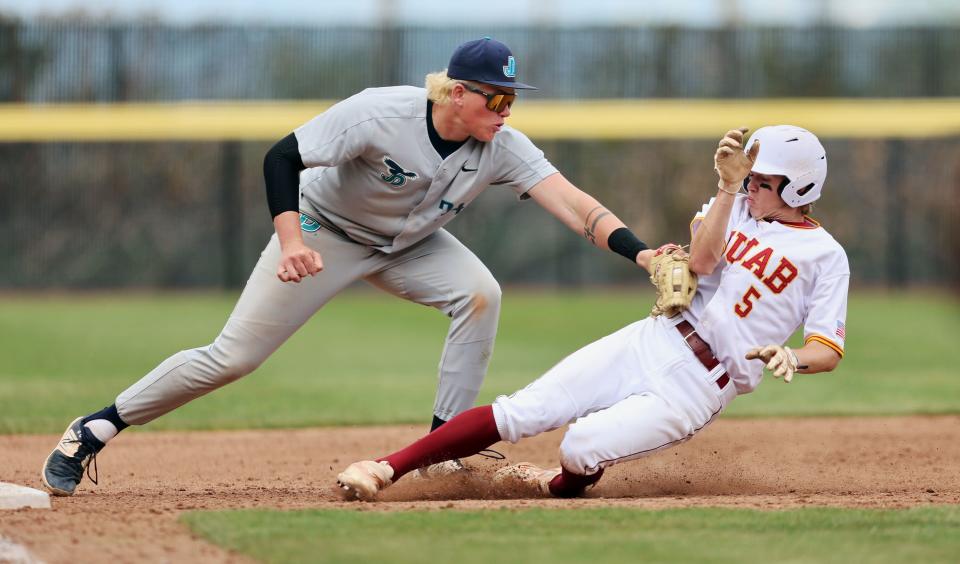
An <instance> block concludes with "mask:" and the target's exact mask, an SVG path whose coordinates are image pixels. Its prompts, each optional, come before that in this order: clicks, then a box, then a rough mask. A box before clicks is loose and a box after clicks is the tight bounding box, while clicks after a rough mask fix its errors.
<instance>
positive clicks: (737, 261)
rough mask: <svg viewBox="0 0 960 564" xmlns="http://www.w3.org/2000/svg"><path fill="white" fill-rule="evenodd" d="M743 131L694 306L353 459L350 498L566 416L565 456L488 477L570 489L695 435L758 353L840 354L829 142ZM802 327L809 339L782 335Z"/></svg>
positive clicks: (706, 209) (800, 368)
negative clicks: (827, 191) (823, 196)
mask: <svg viewBox="0 0 960 564" xmlns="http://www.w3.org/2000/svg"><path fill="white" fill-rule="evenodd" d="M745 132H746V130H732V131H730V132H728V133H727V134H726V135H725V136H724V138H723V139H722V140H721V142H720V144H719V147H718V149H717V151H716V154H715V162H716V169H717V171H718V173H719V176H720V182H719V190H718V192H717V194H716V196H715V197H714V198H711V199H710V201H709V202H708V203H707V204H706V205H705V206H703V209H702V210H701V211H700V212H699V213H697V214H696V216H695V217H694V219H693V223H692V224H691V233H692V242H691V246H690V256H689V267H690V269H691V270H692V271H694V272H695V273H697V274H698V275H699V277H700V282H699V288H698V289H697V291H696V293H695V295H694V297H693V300H692V302H691V305H690V307H689V309H687V310H686V311H683V312H682V313H680V314H677V315H675V316H673V317H666V316H657V317H651V318H647V319H643V320H642V321H638V322H636V323H633V324H632V325H629V326H627V327H625V328H623V329H621V330H619V331H617V332H616V333H613V334H612V335H609V336H607V337H604V338H602V339H600V340H599V341H596V342H594V343H592V344H590V345H587V346H586V347H584V348H582V349H580V350H579V351H577V352H575V353H573V354H572V355H570V356H569V357H567V358H565V359H564V360H562V361H561V362H560V363H559V364H557V365H556V366H555V367H553V368H552V369H551V370H550V371H548V372H547V373H546V374H544V375H543V376H542V377H541V378H540V379H538V380H536V381H534V382H533V383H532V384H530V385H529V386H527V387H526V388H524V389H522V390H520V391H518V392H516V393H515V394H513V395H511V396H509V397H506V396H501V397H499V398H497V400H496V401H495V402H494V403H493V405H487V406H482V407H476V408H473V409H471V410H469V411H467V412H465V413H463V414H461V415H459V416H458V417H456V418H454V419H453V420H451V421H450V422H448V423H447V424H446V425H444V426H443V427H441V428H440V429H438V430H437V431H436V432H435V433H433V434H431V435H428V436H426V437H424V438H422V439H420V440H418V441H417V442H415V443H413V444H411V445H409V446H408V447H406V448H404V449H402V450H400V451H397V452H395V453H393V454H390V455H388V456H385V457H383V458H379V459H377V460H367V461H361V462H356V463H353V464H351V465H350V466H348V467H347V468H346V469H345V470H344V471H343V472H342V473H341V474H340V475H339V476H338V484H339V486H340V487H341V488H343V489H344V490H345V493H346V495H347V497H349V498H360V499H373V498H374V497H375V496H376V494H377V493H378V492H379V491H380V490H381V489H383V488H384V487H386V486H388V485H390V483H392V482H393V481H395V480H397V479H399V478H400V477H401V476H403V475H404V474H405V473H407V472H409V471H410V470H412V469H414V468H418V467H420V466H422V465H424V464H429V463H435V462H437V461H439V460H444V459H446V458H451V457H464V456H468V455H470V454H473V453H476V452H478V451H479V450H481V449H484V448H487V447H488V446H490V445H492V444H494V443H496V442H497V441H500V440H506V441H510V442H516V441H518V440H520V439H521V438H524V437H530V436H533V435H537V434H539V433H543V432H545V431H549V430H552V429H556V428H559V427H561V426H563V425H565V424H567V423H570V422H571V421H572V422H573V423H572V424H571V425H570V427H569V429H568V431H567V433H566V435H565V436H564V438H563V441H562V443H561V445H560V468H556V469H553V470H542V469H540V468H537V467H535V466H533V465H531V464H528V463H520V464H516V465H513V466H508V467H506V468H504V469H502V470H500V471H499V472H497V474H495V476H494V479H495V481H506V480H519V481H520V482H522V483H527V484H529V485H530V486H531V487H533V488H535V489H536V491H538V492H539V493H542V494H550V495H555V496H560V497H570V496H577V495H580V494H581V493H582V492H583V491H584V489H585V488H586V487H587V486H589V485H591V484H594V483H595V482H596V481H598V480H599V479H600V476H601V475H602V473H603V470H604V468H606V467H608V466H611V465H613V464H616V463H619V462H624V461H627V460H632V459H636V458H639V457H642V456H646V455H648V454H651V453H653V452H656V451H658V450H661V449H665V448H668V447H671V446H673V445H676V444H679V443H681V442H684V441H686V440H688V439H690V438H692V437H693V436H694V435H695V434H696V433H697V432H698V431H700V430H701V429H703V428H704V427H705V426H707V425H708V424H710V422H712V421H713V420H714V419H715V418H716V417H717V416H718V415H719V414H720V413H721V412H722V411H723V410H724V408H725V407H726V406H727V405H729V403H730V402H731V401H732V400H733V398H735V397H736V396H737V395H740V394H746V393H749V392H751V391H753V389H754V388H756V386H757V385H758V384H759V383H760V379H761V377H762V374H763V368H764V366H766V368H768V369H770V370H771V371H773V374H774V375H775V376H777V377H783V379H784V381H786V382H790V381H791V380H792V379H793V377H794V373H796V372H800V373H805V374H812V373H816V372H824V371H829V370H832V369H833V368H834V367H836V365H837V363H838V362H839V361H840V359H841V358H842V356H843V351H844V338H845V331H844V322H845V316H846V307H847V285H848V281H849V277H850V271H849V267H848V264H847V257H846V254H845V253H844V251H843V248H842V247H841V246H840V245H839V244H838V243H837V242H836V241H835V240H834V239H833V238H832V237H831V236H830V235H829V234H828V233H827V232H826V231H825V230H824V229H823V227H821V226H820V225H819V224H818V223H816V222H815V221H814V220H812V219H810V218H809V217H808V216H807V215H806V212H807V211H809V207H810V204H811V203H812V202H813V201H814V200H816V199H817V198H818V197H819V196H820V192H821V189H822V187H823V183H824V180H825V179H826V172H827V161H826V154H825V152H824V149H823V147H822V146H821V145H820V142H819V141H818V140H817V138H816V137H815V136H814V135H813V134H812V133H810V132H809V131H806V130H804V129H801V128H798V127H793V126H775V127H764V128H762V129H760V130H758V131H757V132H756V133H755V134H754V135H753V137H752V138H751V141H750V142H749V144H748V145H747V146H748V147H749V150H748V151H746V152H744V150H743V149H742V147H741V145H742V143H743V134H744V133H745ZM741 190H743V191H744V193H740V192H741ZM653 254H654V251H652V250H645V251H642V252H641V253H640V257H639V258H638V262H640V263H642V264H644V265H646V264H649V261H650V259H651V257H652V256H653ZM800 326H803V328H804V333H805V344H804V346H803V347H802V348H800V349H798V350H795V351H794V350H791V349H790V348H789V347H786V346H783V343H784V342H785V341H786V340H787V339H788V338H789V337H790V335H791V334H792V333H793V332H794V331H795V330H796V329H797V328H798V327H800Z"/></svg>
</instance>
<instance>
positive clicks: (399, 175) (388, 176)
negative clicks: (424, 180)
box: [380, 155, 417, 187]
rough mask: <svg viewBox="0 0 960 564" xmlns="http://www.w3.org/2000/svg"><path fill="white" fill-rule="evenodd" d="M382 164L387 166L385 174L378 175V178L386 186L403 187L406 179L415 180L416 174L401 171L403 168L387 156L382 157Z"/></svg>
mask: <svg viewBox="0 0 960 564" xmlns="http://www.w3.org/2000/svg"><path fill="white" fill-rule="evenodd" d="M383 164H385V165H387V172H386V173H380V178H381V179H382V180H383V181H384V182H386V183H387V184H391V185H393V186H398V187H399V186H403V185H404V184H406V182H407V179H408V178H409V179H410V180H416V179H417V173H415V172H410V171H406V170H403V167H402V166H400V165H399V164H397V161H395V160H393V159H391V158H390V156H389V155H387V156H385V157H383Z"/></svg>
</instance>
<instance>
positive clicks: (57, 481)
mask: <svg viewBox="0 0 960 564" xmlns="http://www.w3.org/2000/svg"><path fill="white" fill-rule="evenodd" d="M104 446H106V445H104V443H102V442H100V440H99V439H97V438H96V437H94V436H93V433H91V432H90V429H87V428H86V427H84V426H83V417H77V418H76V419H74V420H73V422H72V423H70V426H69V427H67V430H66V431H65V432H64V433H63V437H61V438H60V442H59V443H58V444H57V448H55V449H53V452H51V453H50V456H48V457H47V461H46V462H44V463H43V471H42V472H40V478H41V479H42V480H43V485H44V487H46V488H47V489H48V490H50V493H52V494H53V495H73V492H74V490H76V489H77V485H78V484H79V483H80V480H82V479H83V471H84V470H86V471H87V476H89V477H90V481H91V482H93V483H94V484H96V483H97V477H98V476H97V453H98V452H100V450H102V449H103V447H104ZM91 462H93V475H92V476H91V475H90V463H91Z"/></svg>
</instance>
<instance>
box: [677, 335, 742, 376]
mask: <svg viewBox="0 0 960 564" xmlns="http://www.w3.org/2000/svg"><path fill="white" fill-rule="evenodd" d="M676 327H677V331H679V332H680V334H681V335H682V336H683V341H684V342H685V343H687V346H688V347H690V350H692V351H693V356H695V357H697V360H699V361H700V364H702V365H703V367H704V368H706V369H707V370H713V369H714V368H716V367H717V365H718V364H720V361H719V360H717V357H715V356H714V355H713V351H712V350H710V343H708V342H706V341H704V340H703V339H702V338H701V337H700V335H698V334H697V330H696V329H694V328H693V325H691V324H690V322H689V321H687V320H683V321H681V322H680V323H677V325H676ZM728 382H730V377H729V376H727V373H726V372H724V373H723V374H722V375H721V376H720V377H719V378H717V381H716V384H717V387H718V388H720V389H721V390H722V389H723V388H725V387H726V385H727V383H728Z"/></svg>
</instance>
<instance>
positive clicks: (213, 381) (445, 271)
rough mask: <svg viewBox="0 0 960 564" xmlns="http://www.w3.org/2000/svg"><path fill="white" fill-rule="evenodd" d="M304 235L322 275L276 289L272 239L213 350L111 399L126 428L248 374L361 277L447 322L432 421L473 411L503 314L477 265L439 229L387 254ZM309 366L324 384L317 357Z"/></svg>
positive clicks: (167, 365) (168, 365) (190, 355)
mask: <svg viewBox="0 0 960 564" xmlns="http://www.w3.org/2000/svg"><path fill="white" fill-rule="evenodd" d="M303 236H304V241H305V242H306V244H307V245H309V246H310V247H311V248H313V249H314V250H316V251H317V252H319V253H320V255H321V257H322V258H323V264H324V269H323V271H322V272H320V273H319V274H317V275H316V276H312V277H306V278H305V279H304V280H303V281H301V282H300V283H299V284H295V283H290V282H286V283H285V282H281V281H280V280H279V279H278V278H277V275H276V270H277V265H278V264H279V261H280V244H279V241H278V239H277V236H276V235H274V236H273V237H272V238H271V239H270V242H269V243H268V244H267V247H266V248H265V249H264V251H263V253H262V254H261V255H260V260H259V262H257V265H256V267H255V268H254V270H253V273H252V274H251V275H250V279H249V280H248V281H247V285H246V287H245V288H244V290H243V293H242V294H241V296H240V300H239V301H238V302H237V305H236V307H235V308H234V310H233V313H232V314H231V315H230V318H229V319H228V320H227V323H226V326H224V328H223V330H222V331H221V333H220V335H219V336H217V338H216V339H214V341H213V343H212V344H210V345H208V346H205V347H200V348H196V349H192V350H187V351H181V352H178V353H176V354H174V355H173V356H171V357H170V358H168V359H166V360H164V361H163V362H161V363H160V365H159V366H157V367H156V368H154V369H153V370H152V371H151V372H150V373H148V374H147V375H146V376H144V377H143V378H141V379H140V380H139V381H138V382H136V383H135V384H133V385H132V386H130V387H129V388H128V389H126V390H124V391H123V392H122V393H121V394H120V395H119V396H117V399H116V405H117V411H118V413H119V414H120V417H121V418H122V419H123V420H124V421H125V422H127V423H129V424H132V425H142V424H144V423H148V422H150V421H152V420H153V419H156V418H157V417H159V416H161V415H163V414H165V413H168V412H170V411H172V410H173V409H176V408H177V407H180V406H181V405H183V404H185V403H187V402H189V401H190V400H193V399H195V398H197V397H200V396H202V395H204V394H206V393H208V392H210V391H212V390H215V389H217V388H219V387H220V386H223V385H225V384H228V383H230V382H233V381H234V380H237V379H238V378H240V377H242V376H244V375H246V374H249V373H250V372H252V371H253V370H254V369H256V368H257V367H258V366H260V364H261V363H262V362H263V361H265V360H266V359H267V357H269V356H270V355H271V354H272V353H273V351H275V350H276V349H277V348H279V347H280V345H281V344H283V342H284V341H286V340H287V339H288V338H289V337H290V336H291V335H293V333H294V332H295V331H296V330H297V329H299V328H300V326H302V325H303V324H304V323H306V321H307V320H308V319H309V318H310V317H311V316H312V315H313V314H314V313H315V312H316V311H317V310H319V309H320V308H321V307H323V305H324V304H326V303H327V302H328V301H329V300H330V299H331V298H333V297H334V296H336V295H337V294H338V293H339V292H340V291H341V290H343V289H344V288H346V287H347V286H349V285H350V284H351V283H353V282H355V281H356V280H360V279H363V280H366V281H367V282H369V283H371V284H373V285H374V286H377V287H379V288H381V289H383V290H385V291H387V292H389V293H391V294H394V295H396V296H399V297H401V298H404V299H406V300H410V301H412V302H416V303H419V304H423V305H429V306H432V307H434V308H436V309H438V310H440V311H441V312H443V313H444V314H446V315H447V316H449V317H450V318H451V321H450V330H449V332H448V333H447V338H446V344H445V346H444V349H443V355H442V356H441V358H440V378H439V384H438V386H437V398H436V403H435V404H434V414H435V415H436V416H438V417H440V418H441V419H444V420H447V419H450V418H451V417H453V416H455V415H457V414H458V413H460V412H462V411H465V410H467V409H469V408H470V407H472V406H473V403H474V401H475V400H476V397H477V393H478V392H479V390H480V385H481V384H482V382H483V378H484V376H485V375H486V372H487V365H488V364H489V361H490V357H491V355H492V353H493V341H494V339H495V337H496V334H497V322H498V319H499V315H500V286H499V285H498V284H497V281H496V280H495V279H494V278H493V275H492V274H491V273H490V271H489V270H488V269H487V267H486V266H484V265H483V263H482V262H480V259H478V258H477V257H476V256H475V255H474V254H473V253H472V252H471V251H470V250H469V249H467V248H466V247H465V246H464V245H463V244H462V243H460V241H458V240H457V239H456V238H455V237H454V236H453V235H451V234H449V233H448V232H446V231H445V230H442V229H441V230H439V231H437V232H436V233H434V234H433V235H431V236H429V237H427V238H426V239H424V240H423V241H421V242H420V243H418V244H416V245H414V246H413V247H410V248H408V249H405V250H403V251H401V252H399V253H394V254H389V255H388V254H384V253H381V252H379V251H377V250H374V249H371V248H369V247H366V246H364V245H358V244H356V243H353V242H351V241H348V240H346V239H344V238H342V237H341V236H339V235H336V234H334V233H331V232H330V231H328V230H327V229H326V228H321V229H319V230H318V231H316V232H304V233H303ZM318 350H321V351H322V350H323V343H318ZM322 357H323V355H322V354H321V355H320V358H321V359H322ZM316 368H317V370H316V372H317V373H318V374H319V375H320V377H322V374H323V368H324V367H323V361H322V360H320V361H319V362H318V363H317V366H316Z"/></svg>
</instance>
